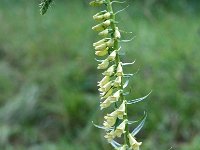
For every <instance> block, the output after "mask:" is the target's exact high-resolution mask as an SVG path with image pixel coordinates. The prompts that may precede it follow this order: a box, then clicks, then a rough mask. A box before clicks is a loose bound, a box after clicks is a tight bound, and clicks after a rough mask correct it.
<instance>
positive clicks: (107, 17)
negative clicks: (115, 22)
mask: <svg viewBox="0 0 200 150" xmlns="http://www.w3.org/2000/svg"><path fill="white" fill-rule="evenodd" d="M110 16H111V14H110V13H109V12H107V13H105V14H104V15H103V17H104V19H109V18H110Z"/></svg>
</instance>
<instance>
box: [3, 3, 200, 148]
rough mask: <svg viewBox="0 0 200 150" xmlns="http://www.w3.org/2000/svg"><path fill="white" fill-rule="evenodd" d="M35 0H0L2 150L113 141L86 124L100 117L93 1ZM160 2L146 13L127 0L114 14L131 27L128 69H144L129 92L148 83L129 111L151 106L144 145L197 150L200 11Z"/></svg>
mask: <svg viewBox="0 0 200 150" xmlns="http://www.w3.org/2000/svg"><path fill="white" fill-rule="evenodd" d="M38 3H39V1H37V2H31V1H22V0H21V1H18V3H17V2H12V1H6V0H2V1H0V27H1V28H0V92H1V94H0V149H2V150H68V149H69V150H77V149H78V150H102V149H103V150H109V149H110V147H109V145H107V144H105V141H104V138H103V134H102V133H100V131H99V130H98V129H96V128H95V127H93V125H92V123H91V121H92V120H93V121H95V122H97V123H98V122H102V120H99V119H98V117H97V116H100V115H102V114H100V111H98V110H99V103H98V99H99V97H98V93H97V87H96V82H97V80H98V79H100V77H98V78H97V77H96V76H97V71H96V66H97V63H96V62H95V60H94V59H93V58H94V51H93V48H92V43H93V42H95V41H97V39H95V37H96V35H95V34H94V33H93V32H92V30H91V27H92V25H94V24H95V22H93V21H92V19H91V17H92V15H93V14H94V13H95V10H91V9H90V8H89V7H88V5H87V3H83V2H82V3H81V2H79V1H74V2H68V3H67V2H58V1H57V2H56V3H55V4H53V7H51V8H50V9H49V10H48V14H46V15H45V16H41V15H40V13H39V8H38ZM124 6H126V4H125V5H124ZM156 8H157V10H156V11H155V12H152V14H151V13H150V14H151V15H147V14H148V13H147V14H146V13H144V12H145V11H144V9H143V7H141V4H138V3H132V4H131V6H130V7H129V8H128V10H127V12H122V13H121V14H120V15H119V16H120V17H119V18H118V20H120V22H121V24H119V27H120V28H121V29H124V30H128V31H129V30H130V31H133V33H134V35H136V38H135V39H134V40H133V42H131V43H129V44H124V45H122V46H123V47H124V50H125V51H126V59H127V57H128V60H130V61H132V59H133V58H135V59H136V64H135V66H134V67H133V68H131V67H130V68H129V67H127V72H134V71H135V72H136V71H137V68H139V69H140V71H139V72H138V73H137V74H136V76H135V78H133V80H132V81H131V82H130V84H131V85H133V88H132V94H130V98H131V99H133V98H137V97H141V96H144V95H146V94H147V93H149V92H150V91H151V90H153V93H152V94H151V96H150V98H149V100H148V101H146V102H145V103H141V104H139V105H137V107H134V108H133V109H132V110H130V109H129V111H130V112H129V113H130V116H132V115H131V113H133V114H135V113H137V112H140V111H139V110H146V111H147V112H148V118H147V121H146V124H145V126H144V128H143V130H142V132H141V134H140V135H139V136H140V137H139V139H144V140H143V145H142V147H141V149H144V150H148V149H150V148H151V147H152V149H153V150H164V149H169V148H170V147H173V148H174V149H178V150H188V149H189V150H198V149H199V135H200V132H199V131H200V120H199V119H198V118H200V111H199V108H200V102H199V97H200V92H199V90H200V84H199V83H200V78H199V77H200V69H199V68H200V64H199V57H200V51H199V42H200V20H199V15H198V13H194V12H195V11H190V9H187V10H185V9H183V10H180V11H179V10H176V11H171V10H170V9H168V8H162V7H161V6H160V7H156ZM172 10H173V9H172ZM150 12H151V11H150ZM123 22H126V24H125V26H124V23H123ZM122 25H123V26H122ZM127 36H128V37H130V38H131V37H132V35H129V34H127V35H122V38H125V37H127ZM142 114H143V112H141V113H140V114H138V117H140V116H141V115H142ZM99 118H101V117H99ZM133 119H137V118H133Z"/></svg>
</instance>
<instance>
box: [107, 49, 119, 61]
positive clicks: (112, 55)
mask: <svg viewBox="0 0 200 150" xmlns="http://www.w3.org/2000/svg"><path fill="white" fill-rule="evenodd" d="M116 55H117V52H116V50H114V51H112V53H111V54H110V55H109V56H108V60H110V61H114V60H115V57H116Z"/></svg>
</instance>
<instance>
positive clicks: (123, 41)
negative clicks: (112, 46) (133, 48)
mask: <svg viewBox="0 0 200 150" xmlns="http://www.w3.org/2000/svg"><path fill="white" fill-rule="evenodd" d="M134 38H135V36H134V37H132V38H131V39H129V40H120V41H119V42H121V43H127V42H130V41H132V40H133V39H134Z"/></svg>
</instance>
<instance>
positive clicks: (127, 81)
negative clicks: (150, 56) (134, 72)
mask: <svg viewBox="0 0 200 150" xmlns="http://www.w3.org/2000/svg"><path fill="white" fill-rule="evenodd" d="M129 81H130V80H129V79H127V80H126V82H125V83H124V85H123V89H125V88H126V87H127V86H128V83H129Z"/></svg>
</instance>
